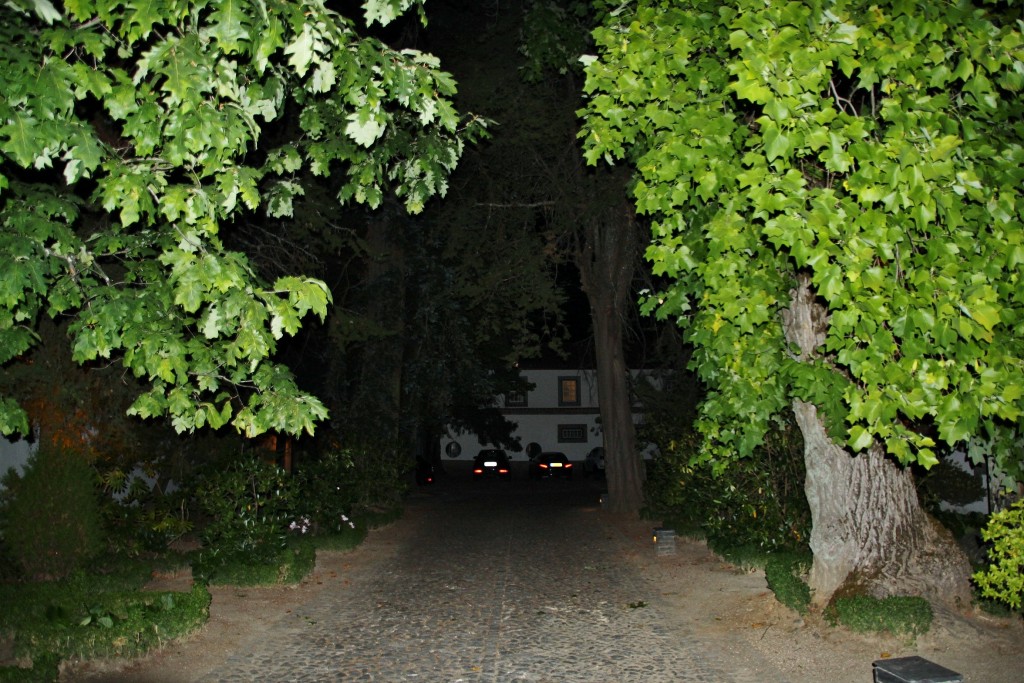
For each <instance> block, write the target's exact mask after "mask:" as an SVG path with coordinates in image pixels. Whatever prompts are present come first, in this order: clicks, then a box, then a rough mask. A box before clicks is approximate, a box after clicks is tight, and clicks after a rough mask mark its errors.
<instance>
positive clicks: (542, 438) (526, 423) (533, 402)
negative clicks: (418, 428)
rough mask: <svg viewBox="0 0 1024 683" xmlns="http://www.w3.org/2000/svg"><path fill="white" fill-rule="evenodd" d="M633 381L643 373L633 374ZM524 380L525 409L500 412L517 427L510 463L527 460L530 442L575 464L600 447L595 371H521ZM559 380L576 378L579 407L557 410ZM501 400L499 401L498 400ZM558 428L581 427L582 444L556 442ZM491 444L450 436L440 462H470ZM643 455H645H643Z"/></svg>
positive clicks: (443, 443)
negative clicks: (519, 447) (516, 444)
mask: <svg viewBox="0 0 1024 683" xmlns="http://www.w3.org/2000/svg"><path fill="white" fill-rule="evenodd" d="M632 372H633V375H634V377H635V376H636V375H637V374H639V373H640V372H642V371H632ZM523 375H524V377H525V378H526V379H527V381H529V382H530V383H532V384H533V385H534V388H533V390H532V391H531V392H530V393H529V395H528V397H527V407H526V408H518V409H517V408H508V409H505V410H504V411H503V412H504V413H505V417H506V418H507V419H508V420H509V421H511V422H513V423H515V424H516V425H517V427H516V429H515V430H514V431H513V433H512V435H513V437H515V436H518V437H519V439H520V444H521V445H522V447H523V450H522V451H519V452H518V453H513V452H511V451H508V454H509V456H510V457H511V458H512V459H513V460H524V461H525V460H526V459H527V456H526V450H525V449H526V446H527V445H528V444H530V443H531V442H536V443H538V444H540V447H541V449H542V450H545V451H560V452H562V453H565V455H566V456H567V457H568V458H569V459H570V460H574V461H582V460H583V459H584V458H586V456H587V453H589V452H590V450H591V449H592V448H594V447H595V446H601V445H603V443H604V438H603V435H602V432H601V425H600V412H599V405H598V398H597V375H596V372H595V371H594V370H566V369H553V370H549V369H545V370H532V369H531V370H524V371H523ZM562 377H579V379H580V381H579V393H580V404H579V406H569V407H560V406H559V405H558V396H559V394H558V389H559V384H558V383H559V379H560V378H562ZM499 400H500V399H499ZM642 419H643V416H642V414H641V413H639V412H637V413H634V415H633V421H634V422H635V423H639V422H640V421H641V420H642ZM559 425H582V426H583V427H584V431H585V439H586V440H585V441H574V442H559V440H558V433H559V429H558V427H559ZM450 444H456V445H457V446H458V451H459V454H458V456H457V457H456V458H453V457H452V456H451V453H450V451H449V448H450ZM491 447H493V446H492V445H491V444H481V443H480V440H479V439H478V438H477V436H476V434H451V435H450V436H449V437H448V438H442V439H441V457H442V460H453V459H458V460H472V459H473V458H474V457H475V456H476V455H477V453H479V452H480V450H481V449H483V448H491ZM645 455H647V454H646V453H645Z"/></svg>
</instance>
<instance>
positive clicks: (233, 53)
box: [0, 0, 483, 435]
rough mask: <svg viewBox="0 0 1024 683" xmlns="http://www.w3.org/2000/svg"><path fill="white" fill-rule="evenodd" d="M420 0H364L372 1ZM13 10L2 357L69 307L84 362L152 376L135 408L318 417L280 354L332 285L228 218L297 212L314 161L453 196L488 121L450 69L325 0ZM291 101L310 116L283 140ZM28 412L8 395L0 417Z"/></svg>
mask: <svg viewBox="0 0 1024 683" xmlns="http://www.w3.org/2000/svg"><path fill="white" fill-rule="evenodd" d="M421 4H422V3H421V1H420V0H366V1H365V2H363V3H362V5H363V13H364V20H365V21H366V23H367V24H372V23H374V22H378V23H382V24H384V23H388V22H390V21H392V20H393V19H395V18H396V17H397V16H398V15H399V14H400V13H402V12H404V11H406V10H408V9H410V8H412V7H414V6H415V7H418V8H419V11H420V12H421V15H422V7H421ZM0 15H2V17H3V20H2V22H0V92H3V93H4V97H3V98H2V99H0V224H2V226H3V231H2V233H0V254H2V262H3V272H2V274H0V275H2V276H0V363H4V364H6V363H10V362H18V359H19V358H20V357H21V356H22V355H23V354H25V353H26V352H27V351H28V350H29V349H30V348H31V346H32V344H33V342H34V331H33V328H34V324H35V322H36V321H37V320H38V318H39V316H40V315H43V314H45V315H50V316H71V318H72V319H73V324H72V326H71V330H72V340H71V343H72V345H73V348H74V355H75V358H76V360H78V361H81V362H89V361H96V360H105V359H110V358H114V357H117V358H119V359H121V360H122V361H123V363H124V365H125V367H126V368H127V369H128V370H130V371H131V372H132V373H133V374H135V375H136V376H138V377H141V378H144V379H145V380H147V381H148V382H149V385H150V387H151V388H150V390H149V391H147V392H146V393H145V394H143V395H142V396H141V397H139V399H138V400H137V401H136V403H135V404H134V406H133V408H132V411H133V412H134V413H135V414H138V415H141V416H147V417H148V416H159V415H166V416H169V417H170V418H171V419H172V420H173V422H174V425H175V426H176V427H177V428H178V429H179V430H182V431H187V430H192V429H196V428H199V427H204V426H207V425H209V426H212V427H220V426H222V425H225V424H231V425H233V426H234V427H235V428H236V429H238V430H240V431H242V432H244V433H246V434H249V435H254V434H258V433H261V432H263V431H266V430H271V429H272V430H278V431H284V432H290V433H299V432H302V431H307V432H311V431H312V430H313V426H314V423H315V422H316V421H317V420H320V419H322V418H323V417H325V415H326V409H325V408H324V406H323V405H322V403H321V402H320V401H319V400H318V399H316V398H315V397H313V396H311V395H308V394H306V393H304V392H302V391H300V390H299V389H298V387H297V386H296V384H295V381H294V379H293V378H292V376H291V373H290V372H289V371H288V370H287V369H286V368H284V367H282V366H280V365H278V364H275V363H274V362H273V360H272V357H273V354H274V353H275V351H276V347H277V343H278V342H279V340H281V339H282V337H283V336H284V335H293V334H295V333H296V332H297V331H298V330H299V328H300V326H301V324H302V320H303V319H304V318H305V317H306V316H307V314H314V315H316V316H318V317H320V318H323V317H324V316H325V315H326V314H327V310H328V306H329V305H330V303H331V298H330V295H329V292H328V290H327V287H326V286H325V285H324V283H323V282H320V281H318V280H314V279H309V278H303V277H298V276H296V277H282V278H280V279H278V280H277V281H275V282H264V281H262V280H261V278H260V277H259V276H258V275H257V274H256V272H255V271H254V269H253V267H252V266H251V265H250V264H249V262H248V260H247V259H246V258H245V256H244V255H242V254H240V253H237V252H233V251H231V250H229V249H227V248H225V247H224V246H223V242H222V241H221V239H220V234H221V232H222V231H224V230H232V229H241V228H240V227H238V226H240V225H242V224H243V222H242V221H240V219H241V218H243V217H246V216H248V217H250V220H253V219H252V218H251V217H252V216H253V215H254V214H256V215H257V216H258V212H260V211H265V212H267V213H268V214H270V215H272V216H275V217H282V216H287V215H289V214H290V211H291V202H290V198H291V197H293V196H295V195H296V194H301V193H302V192H303V189H302V186H301V184H300V182H299V178H300V177H303V175H308V173H309V172H312V173H313V174H316V175H321V176H324V175H329V174H330V175H332V176H334V177H335V178H337V185H338V186H339V187H340V192H339V196H338V199H339V201H342V202H344V201H349V200H355V201H357V202H362V203H365V204H367V205H369V206H370V207H376V206H377V205H379V204H380V202H381V200H382V198H383V196H384V193H385V192H386V191H389V190H393V191H394V192H395V193H396V194H397V195H398V196H399V197H400V198H401V199H402V200H403V201H404V203H405V205H406V207H407V208H408V209H409V210H410V211H412V212H416V211H419V210H421V209H422V208H423V206H424V204H425V203H426V202H427V200H428V199H429V198H431V197H432V196H435V195H444V193H445V191H446V189H447V186H446V178H447V176H448V174H449V173H450V172H451V171H452V169H453V168H454V167H455V164H456V163H457V161H458V159H459V157H460V155H461V153H462V150H463V145H464V144H465V142H466V141H467V140H473V139H475V138H476V137H477V136H478V135H481V134H482V133H483V122H481V121H477V120H469V121H465V120H462V119H461V118H460V116H459V115H458V114H457V113H456V111H455V109H454V107H453V105H452V102H451V97H452V96H453V95H454V94H455V84H454V81H453V80H452V78H451V76H450V75H448V74H446V73H444V72H443V71H440V70H439V68H438V65H437V62H436V60H435V59H434V58H432V57H430V56H429V55H425V54H422V53H419V52H417V51H413V50H404V51H401V52H399V51H394V50H391V49H389V48H387V46H385V45H383V44H382V43H380V42H379V41H377V40H374V39H371V38H365V37H361V36H360V35H358V34H357V32H356V29H355V24H354V23H353V21H352V20H351V19H350V18H348V17H345V16H343V15H341V14H338V13H337V12H335V11H333V10H331V9H329V8H328V7H327V6H326V4H325V3H323V2H321V1H319V0H300V1H298V2H288V3H269V4H268V3H262V2H253V1H251V0H155V1H154V2H145V3H120V2H110V1H108V0H69V1H68V2H65V3H64V4H63V6H62V8H61V9H57V7H56V6H55V5H53V4H52V3H50V2H48V1H47V0H17V1H16V2H11V3H7V4H6V5H5V6H4V7H3V8H0ZM286 113H287V114H288V116H290V117H292V116H293V117H295V119H296V120H297V121H299V124H300V129H301V135H300V136H299V137H298V138H297V139H295V140H289V141H285V142H283V143H282V142H281V138H282V136H281V135H280V134H279V128H280V127H281V125H282V122H283V121H284V117H285V115H286ZM274 145H277V146H276V147H275V146H274ZM256 220H258V217H257V218H256ZM27 427H28V425H27V424H26V417H25V415H24V413H23V412H22V411H21V409H20V408H19V407H18V406H17V405H15V404H14V403H13V402H12V401H10V400H8V399H4V398H2V397H0V432H2V433H4V434H9V433H11V432H13V431H22V432H24V431H26V430H27Z"/></svg>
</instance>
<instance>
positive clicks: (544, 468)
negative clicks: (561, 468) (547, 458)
mask: <svg viewBox="0 0 1024 683" xmlns="http://www.w3.org/2000/svg"><path fill="white" fill-rule="evenodd" d="M538 467H540V468H541V469H542V470H546V469H547V468H548V465H547V463H544V462H542V463H540V465H538Z"/></svg>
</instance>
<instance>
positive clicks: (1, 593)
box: [0, 573, 210, 681]
mask: <svg viewBox="0 0 1024 683" xmlns="http://www.w3.org/2000/svg"><path fill="white" fill-rule="evenodd" d="M139 585H140V584H139V582H138V579H137V577H135V576H134V575H133V576H130V577H128V578H126V577H125V576H123V575H121V576H118V575H116V574H107V575H96V576H93V575H87V574H83V573H77V574H75V575H73V576H72V577H70V578H69V579H67V580H64V581H55V582H40V583H23V584H5V585H2V586H0V603H2V604H3V605H4V609H3V610H2V611H0V630H2V631H4V632H6V633H13V634H14V654H15V656H16V657H18V658H22V659H26V660H28V661H31V662H32V663H33V667H32V668H31V669H19V668H17V667H7V668H3V669H0V681H31V680H54V679H55V676H54V675H53V674H54V672H55V671H56V666H57V663H58V662H60V661H61V660H64V659H72V658H74V659H94V658H98V657H132V656H137V655H140V654H143V653H145V652H146V651H148V650H149V649H150V648H152V647H155V646H159V645H161V644H162V643H164V642H166V641H168V640H171V639H173V638H178V637H181V636H183V635H185V634H187V633H190V632H192V631H194V630H195V629H197V628H199V627H200V626H201V625H202V624H204V623H206V620H207V618H208V616H209V606H210V594H209V592H208V591H207V590H206V587H205V586H203V585H200V584H197V585H196V586H195V587H194V588H193V589H192V590H191V591H190V592H188V593H180V592H173V591H166V592H141V591H139V590H138V588H139Z"/></svg>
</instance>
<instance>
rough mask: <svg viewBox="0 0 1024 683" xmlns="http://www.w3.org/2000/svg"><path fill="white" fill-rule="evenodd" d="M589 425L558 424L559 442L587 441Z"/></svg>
mask: <svg viewBox="0 0 1024 683" xmlns="http://www.w3.org/2000/svg"><path fill="white" fill-rule="evenodd" d="M586 442H587V425H558V443H586Z"/></svg>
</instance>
